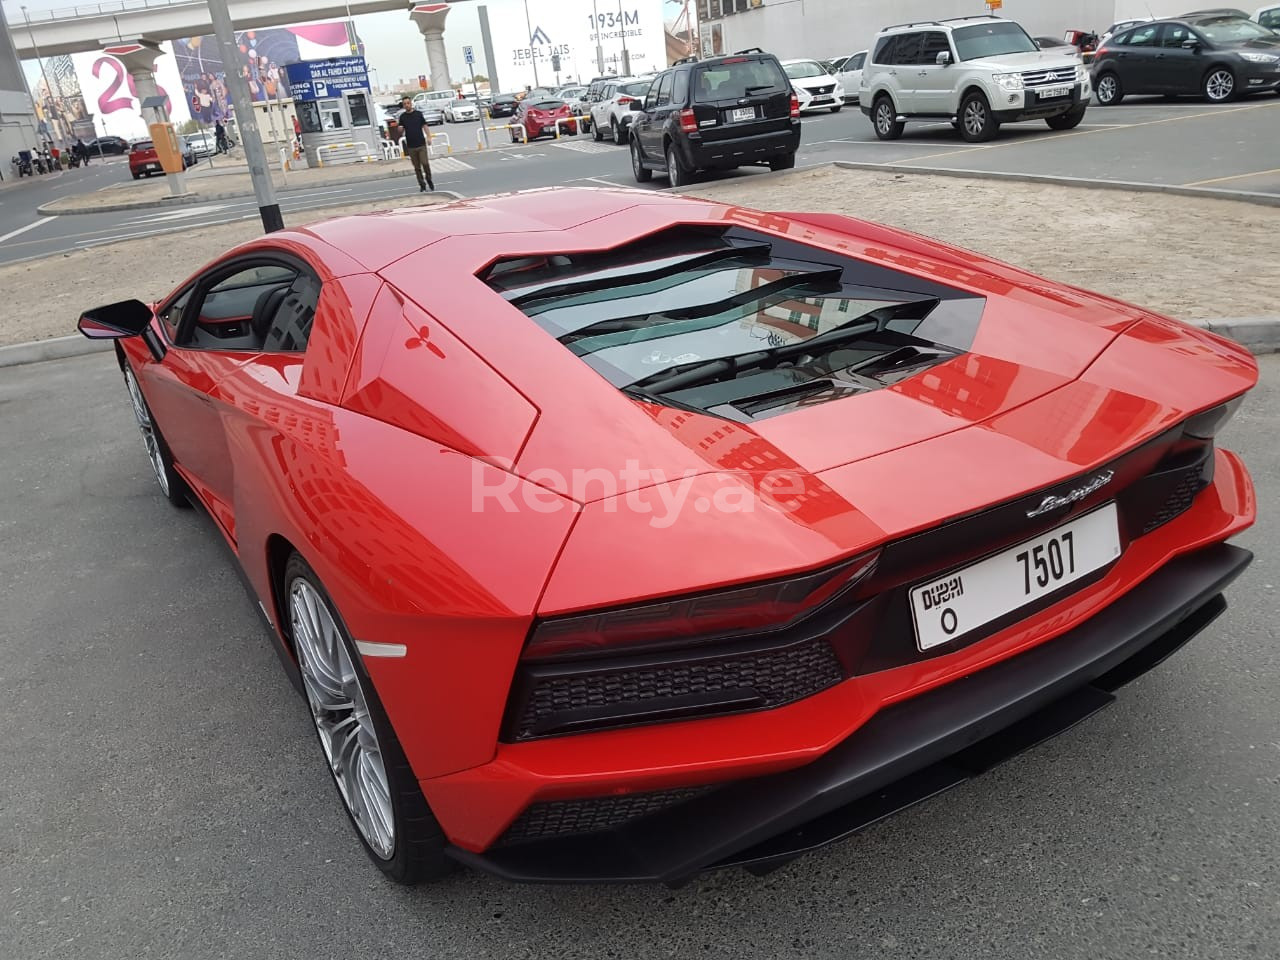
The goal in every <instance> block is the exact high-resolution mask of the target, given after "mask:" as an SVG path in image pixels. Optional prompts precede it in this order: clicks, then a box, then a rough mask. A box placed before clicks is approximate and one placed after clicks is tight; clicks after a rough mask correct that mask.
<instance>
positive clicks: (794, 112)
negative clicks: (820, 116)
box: [791, 90, 800, 117]
mask: <svg viewBox="0 0 1280 960" xmlns="http://www.w3.org/2000/svg"><path fill="white" fill-rule="evenodd" d="M791 116H793V117H798V116H800V98H799V97H797V96H796V93H795V91H794V90H792V91H791Z"/></svg>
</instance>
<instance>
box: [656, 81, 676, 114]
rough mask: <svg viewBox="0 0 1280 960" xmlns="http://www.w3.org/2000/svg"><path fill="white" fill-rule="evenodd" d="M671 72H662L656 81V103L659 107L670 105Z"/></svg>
mask: <svg viewBox="0 0 1280 960" xmlns="http://www.w3.org/2000/svg"><path fill="white" fill-rule="evenodd" d="M671 82H672V81H671V74H669V73H664V74H663V75H662V77H661V78H660V79H659V81H658V83H657V87H658V95H657V100H656V105H657V106H659V107H669V106H671Z"/></svg>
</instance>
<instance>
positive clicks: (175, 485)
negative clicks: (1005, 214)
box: [121, 360, 191, 510]
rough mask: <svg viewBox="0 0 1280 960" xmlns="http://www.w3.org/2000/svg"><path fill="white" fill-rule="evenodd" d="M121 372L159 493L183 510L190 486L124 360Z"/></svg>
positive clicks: (185, 506)
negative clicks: (176, 463) (182, 475)
mask: <svg viewBox="0 0 1280 960" xmlns="http://www.w3.org/2000/svg"><path fill="white" fill-rule="evenodd" d="M121 366H122V369H121V372H122V373H123V374H124V385H125V389H126V390H128V391H129V400H130V402H131V403H132V404H133V415H134V419H136V420H137V422H138V431H139V432H140V433H141V434H142V442H143V445H144V446H145V447H146V450H147V460H148V461H149V462H150V464H151V472H152V473H153V474H154V475H155V478H156V483H157V484H158V485H159V487H160V492H161V493H162V494H163V495H164V498H165V499H166V500H168V501H169V502H170V503H171V504H173V505H174V506H175V507H178V508H179V509H183V510H185V509H186V508H188V507H190V506H191V500H190V499H189V496H190V493H191V488H190V487H188V486H187V481H185V480H183V479H182V477H181V475H179V473H178V471H177V470H175V469H174V467H173V454H172V453H171V452H170V451H169V444H168V443H166V442H165V439H164V434H163V433H161V432H160V427H159V425H158V424H157V423H156V422H155V418H154V417H152V415H151V405H150V404H148V403H147V398H146V397H145V396H143V394H142V388H141V386H139V384H138V379H137V377H136V376H134V373H133V367H131V366H130V365H129V362H128V361H127V360H125V361H124V362H123V363H122V365H121ZM148 432H149V433H150V434H151V437H152V438H153V439H154V443H155V450H154V453H153V451H152V447H151V443H152V440H150V439H148V436H147V435H148Z"/></svg>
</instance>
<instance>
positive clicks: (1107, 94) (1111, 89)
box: [1094, 73, 1124, 107]
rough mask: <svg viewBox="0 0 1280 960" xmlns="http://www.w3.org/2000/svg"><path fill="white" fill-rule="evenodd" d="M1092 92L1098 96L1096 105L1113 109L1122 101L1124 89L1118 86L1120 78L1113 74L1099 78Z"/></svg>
mask: <svg viewBox="0 0 1280 960" xmlns="http://www.w3.org/2000/svg"><path fill="white" fill-rule="evenodd" d="M1094 92H1095V93H1096V94H1097V95H1098V103H1100V104H1102V105H1103V106H1104V107H1114V106H1115V105H1116V104H1117V103H1119V102H1120V101H1121V100H1123V99H1124V88H1123V87H1121V86H1120V78H1119V77H1117V76H1116V75H1115V74H1114V73H1104V74H1103V75H1102V76H1100V77H1099V78H1098V85H1097V87H1095V88H1094Z"/></svg>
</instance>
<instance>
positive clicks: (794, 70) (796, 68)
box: [782, 60, 827, 80]
mask: <svg viewBox="0 0 1280 960" xmlns="http://www.w3.org/2000/svg"><path fill="white" fill-rule="evenodd" d="M782 69H783V70H785V71H787V76H788V77H790V78H791V79H792V80H803V79H804V78H805V77H825V76H826V75H827V69H826V67H824V66H823V65H822V64H820V63H818V62H817V61H815V60H801V61H800V62H799V63H788V64H786V65H785V66H784V67H783V68H782Z"/></svg>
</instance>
